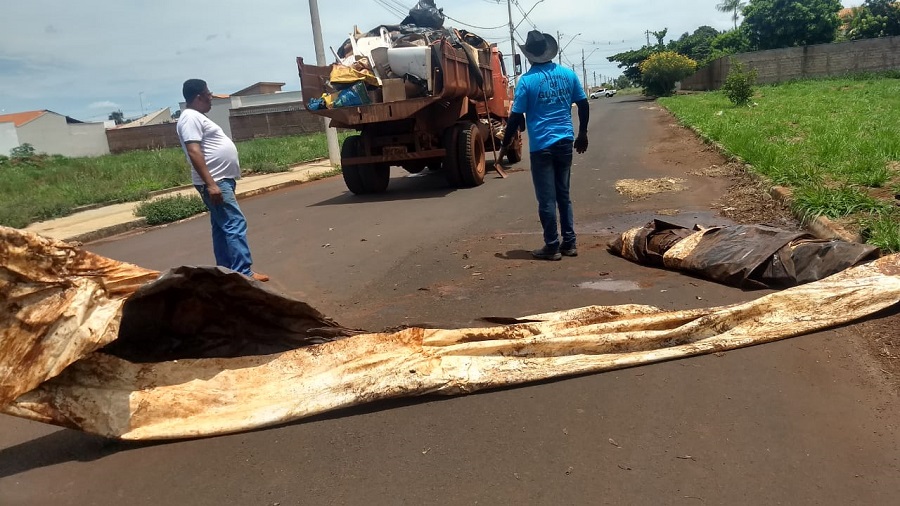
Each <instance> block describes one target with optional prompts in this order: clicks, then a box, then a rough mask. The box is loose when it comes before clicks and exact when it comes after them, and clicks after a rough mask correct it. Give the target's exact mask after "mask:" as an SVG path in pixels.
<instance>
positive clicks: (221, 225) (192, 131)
mask: <svg viewBox="0 0 900 506" xmlns="http://www.w3.org/2000/svg"><path fill="white" fill-rule="evenodd" d="M182 95H184V101H185V103H186V104H187V108H186V109H185V110H184V111H182V113H181V116H180V117H179V118H178V125H177V128H176V130H177V132H178V140H179V141H181V148H182V149H183V150H184V154H185V156H187V159H188V163H189V164H190V166H191V169H192V170H191V180H192V181H193V183H194V186H195V187H196V188H197V191H198V192H200V196H201V197H202V198H203V203H204V204H206V208H207V209H209V221H210V223H211V224H212V241H213V252H214V253H215V256H216V265H219V266H221V267H227V268H229V269H231V270H233V271H237V272H240V273H241V274H243V275H245V276H247V277H249V278H252V279H255V280H257V281H268V280H269V277H268V276H266V275H265V274H260V273H258V272H254V271H253V270H252V269H251V267H252V266H253V259H252V258H251V256H250V245H249V244H248V243H247V220H246V219H245V218H244V213H242V212H241V208H240V207H239V206H238V202H237V198H236V197H235V194H234V189H235V186H236V183H235V180H237V179H240V178H241V166H240V163H239V162H238V152H237V147H235V145H234V143H233V142H231V139H229V138H228V136H227V135H225V132H223V131H222V128H221V127H219V125H216V124H215V123H213V122H212V120H210V119H209V118H207V117H206V113H207V112H209V110H210V109H211V108H212V93H210V91H209V88H208V87H207V86H206V82H205V81H203V80H201V79H188V80H187V81H185V82H184V86H183V87H182Z"/></svg>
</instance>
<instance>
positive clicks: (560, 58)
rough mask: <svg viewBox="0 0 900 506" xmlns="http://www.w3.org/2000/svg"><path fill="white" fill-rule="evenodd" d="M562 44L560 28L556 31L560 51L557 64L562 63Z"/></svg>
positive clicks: (557, 54)
mask: <svg viewBox="0 0 900 506" xmlns="http://www.w3.org/2000/svg"><path fill="white" fill-rule="evenodd" d="M560 44H562V34H561V33H559V30H557V31H556V47H559V48H560V49H559V52H558V53H556V64H557V65H562V48H561V47H560Z"/></svg>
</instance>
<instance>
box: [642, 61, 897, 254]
mask: <svg viewBox="0 0 900 506" xmlns="http://www.w3.org/2000/svg"><path fill="white" fill-rule="evenodd" d="M659 103H660V104H661V105H663V106H664V107H666V108H667V109H669V110H670V111H672V113H673V114H675V116H676V117H678V119H679V120H680V121H681V122H682V123H684V124H686V125H689V126H691V127H693V128H694V129H695V130H697V131H698V132H700V134H701V135H702V136H704V137H706V138H708V139H709V140H712V141H714V142H716V143H718V144H719V145H721V146H722V147H723V148H724V149H725V150H726V151H727V152H728V154H731V155H733V156H736V157H738V158H740V159H741V160H743V161H744V162H746V163H748V164H750V165H751V166H752V167H753V170H756V171H758V172H759V173H761V174H762V175H764V176H766V177H767V178H768V179H769V180H771V181H772V182H773V183H774V184H778V185H784V186H788V187H791V188H793V189H794V196H795V198H794V203H793V205H794V210H795V211H796V212H797V213H798V214H799V215H800V216H802V217H805V218H812V217H815V216H819V215H824V216H829V217H832V218H848V219H849V220H851V221H855V222H857V223H858V224H859V225H860V228H861V230H863V232H865V233H866V234H868V235H867V237H868V240H869V242H870V243H872V244H884V245H891V244H895V242H892V240H890V238H887V237H886V238H884V239H882V238H881V235H882V234H885V233H887V231H888V230H890V227H886V226H881V225H880V226H879V227H876V228H872V227H868V228H867V225H866V223H879V224H883V222H884V220H882V219H881V218H880V217H886V218H888V219H894V218H895V217H896V216H895V213H894V212H893V209H894V203H893V201H892V200H893V199H892V198H891V200H890V201H889V200H887V198H886V197H885V194H886V193H887V192H886V191H881V192H878V191H877V190H878V189H888V188H896V187H897V186H898V184H900V183H898V181H900V173H898V165H900V164H898V163H897V162H898V160H900V135H898V132H900V115H898V112H900V79H897V76H896V75H887V74H885V75H872V74H868V75H859V76H849V77H845V78H832V79H823V80H807V81H794V82H790V83H784V84H780V85H773V86H760V87H757V89H756V93H755V94H754V96H753V98H752V100H751V104H750V106H743V107H738V106H734V105H732V104H731V102H729V100H728V99H727V98H726V97H725V95H724V94H723V93H721V92H709V93H699V94H689V95H678V96H675V97H667V98H661V99H659ZM879 196H880V198H879ZM891 197H892V196H891ZM872 216H874V217H875V218H872ZM873 220H874V221H873ZM880 247H883V248H884V247H885V246H880ZM888 250H889V251H898V250H900V249H897V248H896V246H892V247H891V248H889V249H888Z"/></svg>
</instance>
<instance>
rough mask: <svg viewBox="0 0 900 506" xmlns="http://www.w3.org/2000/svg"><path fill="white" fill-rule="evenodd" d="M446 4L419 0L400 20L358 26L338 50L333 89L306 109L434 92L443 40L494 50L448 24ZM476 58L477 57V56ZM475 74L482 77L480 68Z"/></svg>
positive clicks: (311, 100) (331, 78) (313, 99)
mask: <svg viewBox="0 0 900 506" xmlns="http://www.w3.org/2000/svg"><path fill="white" fill-rule="evenodd" d="M443 23H444V15H443V12H442V9H438V8H437V7H435V5H434V2H433V1H427V0H426V1H420V2H419V3H418V4H417V5H416V6H415V7H413V8H412V9H411V10H410V15H409V16H408V17H407V18H406V19H404V20H403V21H402V22H401V23H400V24H398V25H379V26H377V27H375V28H373V29H371V30H369V31H368V32H365V33H364V32H361V31H360V30H359V28H358V27H357V26H354V27H353V33H351V34H350V37H349V38H348V39H347V40H346V41H344V43H343V44H341V46H340V47H339V48H338V49H337V50H335V49H334V48H333V47H331V48H330V49H331V52H332V55H333V56H334V59H335V61H334V63H333V64H332V66H331V73H330V76H329V80H328V82H327V83H326V87H327V88H328V89H327V90H326V92H325V93H323V94H322V95H321V96H319V97H309V98H308V99H307V103H306V106H307V109H308V110H310V111H318V110H322V109H332V108H339V107H351V106H361V105H368V104H373V103H385V102H397V101H401V100H406V99H410V98H419V97H426V96H432V95H434V93H435V91H436V87H435V82H434V75H435V70H436V67H437V66H438V65H439V59H440V58H439V55H438V54H437V48H438V45H439V44H441V43H442V42H449V43H450V44H451V45H453V46H456V47H464V44H463V42H464V43H465V45H468V46H471V47H474V48H477V49H489V48H490V45H489V44H488V43H487V42H486V41H485V40H484V39H483V38H481V37H479V36H478V35H476V34H474V33H470V32H468V31H465V30H456V29H453V28H445V27H444V26H443ZM473 58H476V59H477V56H473ZM473 76H476V78H477V71H476V73H475V74H473Z"/></svg>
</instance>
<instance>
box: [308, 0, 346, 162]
mask: <svg viewBox="0 0 900 506" xmlns="http://www.w3.org/2000/svg"><path fill="white" fill-rule="evenodd" d="M309 17H310V18H311V20H312V29H313V42H314V43H315V45H316V64H317V65H320V66H324V65H327V64H328V62H327V61H326V60H325V43H324V42H322V24H321V23H320V22H319V4H318V0H309ZM351 37H352V35H351ZM303 98H304V100H307V99H309V98H311V97H303ZM322 122H323V123H324V124H325V139H326V140H327V141H328V158H329V160H331V166H332V167H336V166H338V165H340V163H341V148H340V147H339V146H338V138H337V130H335V129H334V128H331V118H324V117H323V118H322Z"/></svg>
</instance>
